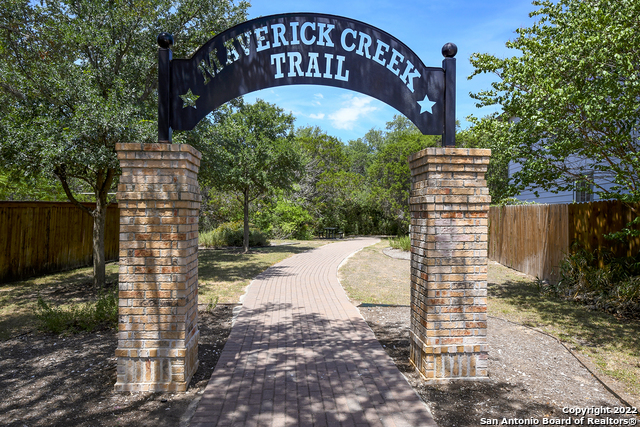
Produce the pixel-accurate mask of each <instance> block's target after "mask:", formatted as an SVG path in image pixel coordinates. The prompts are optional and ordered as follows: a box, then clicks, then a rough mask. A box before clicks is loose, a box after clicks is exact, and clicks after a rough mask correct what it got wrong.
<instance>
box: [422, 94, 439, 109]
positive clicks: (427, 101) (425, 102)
mask: <svg viewBox="0 0 640 427" xmlns="http://www.w3.org/2000/svg"><path fill="white" fill-rule="evenodd" d="M418 105H419V106H420V114H422V113H424V112H427V113H429V114H433V106H434V105H436V102H435V101H432V100H430V99H429V94H426V95H425V96H424V99H423V100H422V101H418Z"/></svg>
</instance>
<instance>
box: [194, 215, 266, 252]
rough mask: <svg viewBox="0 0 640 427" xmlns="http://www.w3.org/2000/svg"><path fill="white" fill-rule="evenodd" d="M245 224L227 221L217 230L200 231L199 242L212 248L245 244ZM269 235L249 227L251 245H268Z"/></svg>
mask: <svg viewBox="0 0 640 427" xmlns="http://www.w3.org/2000/svg"><path fill="white" fill-rule="evenodd" d="M243 240H244V225H243V223H242V221H234V222H225V223H224V224H220V226H219V227H218V228H216V229H215V230H211V231H208V232H204V233H200V235H199V244H200V245H202V246H206V247H210V248H219V247H223V246H240V247H242V246H243ZM268 244H269V241H268V240H267V236H266V235H265V234H264V233H263V232H261V231H260V230H258V229H257V228H253V227H250V228H249V246H266V245H268Z"/></svg>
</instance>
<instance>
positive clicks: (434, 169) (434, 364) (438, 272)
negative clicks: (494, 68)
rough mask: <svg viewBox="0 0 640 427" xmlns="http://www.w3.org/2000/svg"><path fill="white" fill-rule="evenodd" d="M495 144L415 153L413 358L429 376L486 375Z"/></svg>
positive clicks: (412, 163)
mask: <svg viewBox="0 0 640 427" xmlns="http://www.w3.org/2000/svg"><path fill="white" fill-rule="evenodd" d="M490 156H491V151H490V150H484V149H463V148H448V147H443V148H427V149H425V150H423V151H421V152H419V153H416V154H414V155H413V156H411V157H410V158H409V164H410V167H411V174H412V187H411V197H410V209H411V355H410V359H411V362H412V363H413V364H414V366H415V367H416V369H417V370H418V372H420V373H421V374H422V375H423V376H424V377H425V378H426V379H428V380H430V381H434V382H437V381H441V380H450V379H474V380H478V379H486V378H487V351H488V349H487V335H486V331H487V249H488V244H487V234H488V233H487V231H488V212H489V203H490V201H491V197H490V196H489V191H488V189H487V185H486V181H485V179H484V176H485V173H486V171H487V166H488V163H489V157H490Z"/></svg>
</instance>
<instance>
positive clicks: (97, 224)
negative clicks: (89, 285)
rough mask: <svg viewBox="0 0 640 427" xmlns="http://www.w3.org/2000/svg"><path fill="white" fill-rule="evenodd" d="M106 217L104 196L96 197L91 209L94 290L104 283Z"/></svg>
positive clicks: (102, 286) (101, 286)
mask: <svg viewBox="0 0 640 427" xmlns="http://www.w3.org/2000/svg"><path fill="white" fill-rule="evenodd" d="M105 196H106V194H105ZM106 218H107V203H106V197H105V198H104V200H101V197H96V208H95V210H94V211H93V287H94V289H96V290H100V289H102V288H104V285H105V279H106V274H105V255H104V229H105V223H106Z"/></svg>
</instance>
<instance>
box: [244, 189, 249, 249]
mask: <svg viewBox="0 0 640 427" xmlns="http://www.w3.org/2000/svg"><path fill="white" fill-rule="evenodd" d="M243 205H244V206H243V208H244V236H243V239H242V248H243V250H244V253H245V254H246V253H247V252H249V190H248V189H245V190H244V203H243Z"/></svg>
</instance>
